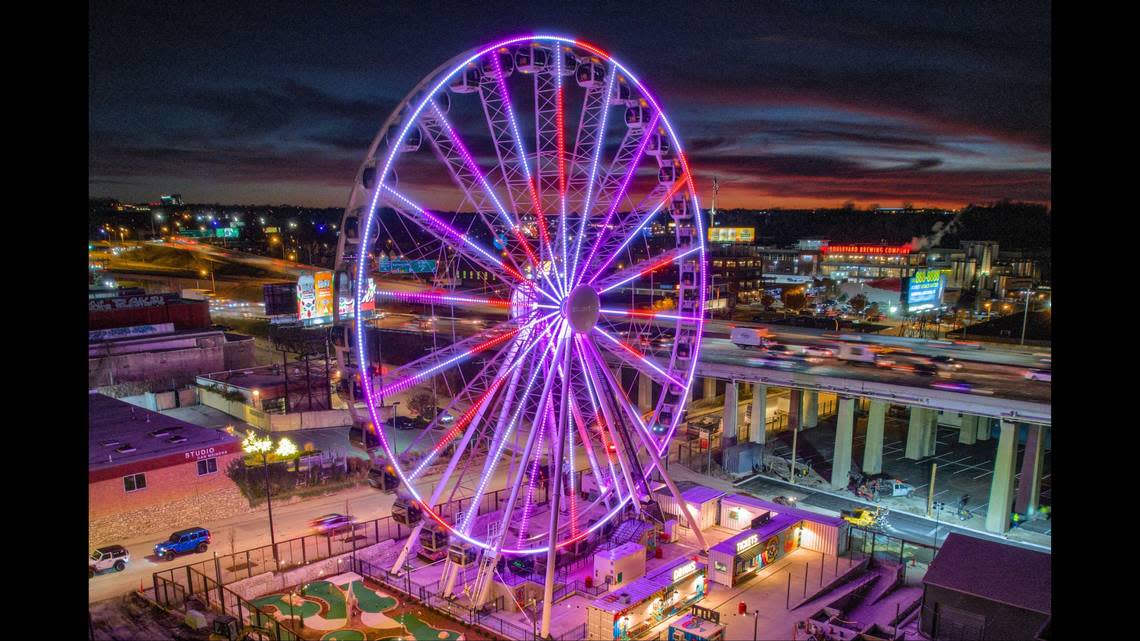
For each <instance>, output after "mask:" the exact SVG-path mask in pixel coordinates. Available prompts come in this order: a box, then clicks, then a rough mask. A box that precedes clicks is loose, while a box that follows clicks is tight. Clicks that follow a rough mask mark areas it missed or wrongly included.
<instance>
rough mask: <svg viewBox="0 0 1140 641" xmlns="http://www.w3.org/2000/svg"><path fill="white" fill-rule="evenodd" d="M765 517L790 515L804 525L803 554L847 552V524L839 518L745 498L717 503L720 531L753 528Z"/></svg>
mask: <svg viewBox="0 0 1140 641" xmlns="http://www.w3.org/2000/svg"><path fill="white" fill-rule="evenodd" d="M765 514H770V515H772V516H774V515H776V514H790V515H794V516H796V517H797V518H798V519H800V520H802V521H804V532H805V534H804V535H803V536H802V537H801V542H800V547H802V548H804V549H805V550H813V551H816V552H822V553H824V554H827V555H839V554H843V553H844V552H846V551H847V528H848V523H847V521H844V520H843V519H842V518H840V517H838V516H831V515H828V514H820V513H818V512H812V511H811V510H805V509H802V508H795V507H789V506H786V505H779V504H777V503H773V502H771V501H765V500H764V499H761V498H757V497H755V496H750V495H748V494H729V495H727V496H725V497H724V498H722V499H721V500H720V525H721V526H722V527H726V528H729V529H732V530H745V529H751V528H752V527H754V526H753V525H752V524H753V522H754V521H755V520H756V519H757V518H759V517H762V516H763V515H765ZM769 518H770V517H769ZM756 525H759V523H757V524H756Z"/></svg>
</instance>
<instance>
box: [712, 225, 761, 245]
mask: <svg viewBox="0 0 1140 641" xmlns="http://www.w3.org/2000/svg"><path fill="white" fill-rule="evenodd" d="M755 239H756V229H755V228H753V227H710V228H709V242H710V243H750V242H752V241H753V240H755Z"/></svg>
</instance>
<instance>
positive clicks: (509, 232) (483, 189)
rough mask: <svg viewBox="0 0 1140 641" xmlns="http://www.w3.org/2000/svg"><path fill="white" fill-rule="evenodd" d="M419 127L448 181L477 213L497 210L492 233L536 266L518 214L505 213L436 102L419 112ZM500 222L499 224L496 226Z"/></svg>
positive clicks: (533, 266) (535, 257)
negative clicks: (448, 176)
mask: <svg viewBox="0 0 1140 641" xmlns="http://www.w3.org/2000/svg"><path fill="white" fill-rule="evenodd" d="M420 129H421V130H422V131H423V132H424V138H426V139H427V140H428V142H429V143H430V144H431V147H432V150H433V151H434V152H435V155H436V158H437V159H439V161H440V162H441V163H442V164H443V165H444V166H445V167H446V168H447V171H448V174H449V175H450V176H451V179H452V181H453V182H454V183H455V185H456V186H457V187H458V188H459V189H460V191H461V192H462V193H463V194H464V196H465V197H466V198H467V199H468V200H469V201H470V202H471V203H472V205H473V206H474V207H475V211H476V212H477V213H480V214H489V215H490V214H495V213H497V214H498V217H499V218H498V220H499V221H500V222H497V223H495V224H493V225H490V232H491V233H492V234H493V235H495V236H496V237H503V238H504V240H506V241H507V244H508V246H509V244H510V240H509V239H510V238H513V239H514V240H515V241H516V242H517V245H518V247H519V248H520V249H522V251H523V253H524V254H525V255H526V258H527V261H528V262H529V264H530V265H531V267H532V268H534V269H536V270H537V269H539V265H540V261H539V260H538V257H537V256H536V255H535V253H534V250H533V249H532V248H531V246H530V242H529V241H528V240H527V239H526V236H524V235H523V233H522V229H521V227H520V225H519V221H518V218H517V217H514V216H512V215H510V214H508V213H507V211H506V208H505V207H504V206H503V203H502V202H501V201H500V200H499V197H498V196H497V195H496V193H495V190H494V188H493V187H492V186H491V184H490V183H489V182H488V181H487V177H486V175H484V173H483V172H482V171H481V170H480V169H479V166H478V164H477V163H476V162H475V159H474V157H473V156H472V155H471V152H470V151H468V149H467V146H466V145H465V144H464V143H463V141H462V139H460V137H459V134H458V133H456V131H455V129H454V128H453V127H452V126H451V123H450V122H448V120H447V117H446V116H444V114H443V111H442V110H441V109H440V108H439V105H438V104H435V103H433V104H432V107H431V110H430V111H427V112H425V113H423V114H421V115H420ZM492 217H493V216H492ZM500 223H501V224H502V227H500V226H499V224H500Z"/></svg>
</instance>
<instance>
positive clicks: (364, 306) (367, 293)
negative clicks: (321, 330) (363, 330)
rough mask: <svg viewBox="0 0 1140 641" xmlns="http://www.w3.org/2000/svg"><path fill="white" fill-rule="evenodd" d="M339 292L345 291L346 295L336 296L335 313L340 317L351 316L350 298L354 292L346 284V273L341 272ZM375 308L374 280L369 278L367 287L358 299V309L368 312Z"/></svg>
mask: <svg viewBox="0 0 1140 641" xmlns="http://www.w3.org/2000/svg"><path fill="white" fill-rule="evenodd" d="M341 278H342V279H343V280H342V281H341V287H340V291H341V292H347V294H346V295H342V296H339V297H338V300H337V313H338V314H339V315H340V316H341V317H342V318H348V317H351V316H352V299H353V295H354V294H355V292H353V291H351V290H350V289H349V288H348V287H347V286H346V285H347V283H348V274H341ZM374 309H376V281H374V280H372V279H371V278H369V279H368V288H367V289H365V290H364V297H363V299H362V300H361V301H360V311H361V312H370V311H372V310H374Z"/></svg>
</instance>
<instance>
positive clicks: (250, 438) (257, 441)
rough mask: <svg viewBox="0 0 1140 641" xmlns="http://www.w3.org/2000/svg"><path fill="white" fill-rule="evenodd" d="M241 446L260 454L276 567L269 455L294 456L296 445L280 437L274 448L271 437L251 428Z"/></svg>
mask: <svg viewBox="0 0 1140 641" xmlns="http://www.w3.org/2000/svg"><path fill="white" fill-rule="evenodd" d="M241 446H242V449H243V450H245V451H246V452H247V453H249V454H259V455H261V469H262V473H263V474H264V476H265V503H266V506H267V507H268V508H269V544H270V545H271V546H272V547H273V565H274V567H277V566H279V565H280V560H279V559H278V557H277V538H276V536H275V535H274V533H273V498H272V492H271V491H270V487H269V455H270V453H271V452H272V453H273V454H274V455H275V456H276V457H277V458H279V459H286V458H289V457H292V456H296V454H297V446H296V445H294V444H293V441H290V440H289V439H288V438H282V439H281V440H280V441H278V442H277V447H276V450H274V447H273V439H270V438H264V439H263V438H258V436H257V434H256V433H255V432H253V431H252V430H251V431H250V432H249V433H248V435H247V436H246V439H245V440H244V441H242V444H241Z"/></svg>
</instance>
